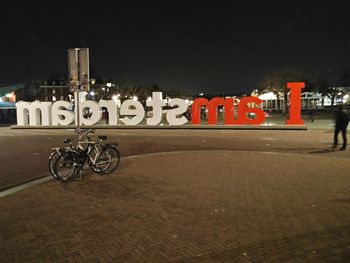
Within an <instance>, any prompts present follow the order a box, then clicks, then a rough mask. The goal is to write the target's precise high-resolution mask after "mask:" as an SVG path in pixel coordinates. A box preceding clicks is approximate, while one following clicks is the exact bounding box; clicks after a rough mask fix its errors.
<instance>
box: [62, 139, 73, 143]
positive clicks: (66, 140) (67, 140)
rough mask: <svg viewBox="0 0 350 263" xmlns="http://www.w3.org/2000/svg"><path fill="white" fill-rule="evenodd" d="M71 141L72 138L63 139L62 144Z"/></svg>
mask: <svg viewBox="0 0 350 263" xmlns="http://www.w3.org/2000/svg"><path fill="white" fill-rule="evenodd" d="M72 141H73V139H72V138H69V139H65V140H64V141H63V142H64V143H71V142H72Z"/></svg>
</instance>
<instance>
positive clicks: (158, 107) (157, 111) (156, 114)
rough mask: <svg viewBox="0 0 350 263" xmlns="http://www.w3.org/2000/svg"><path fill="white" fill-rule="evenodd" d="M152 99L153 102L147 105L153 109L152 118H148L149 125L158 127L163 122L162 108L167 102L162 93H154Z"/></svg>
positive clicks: (148, 102)
mask: <svg viewBox="0 0 350 263" xmlns="http://www.w3.org/2000/svg"><path fill="white" fill-rule="evenodd" d="M152 97H153V98H152V100H150V101H147V103H146V104H147V106H148V107H153V114H152V118H147V125H158V124H159V123H160V122H161V120H162V107H164V106H165V101H164V100H163V94H162V93H161V92H152Z"/></svg>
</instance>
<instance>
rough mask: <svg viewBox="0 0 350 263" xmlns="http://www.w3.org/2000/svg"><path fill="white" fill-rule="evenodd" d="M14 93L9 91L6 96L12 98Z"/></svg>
mask: <svg viewBox="0 0 350 263" xmlns="http://www.w3.org/2000/svg"><path fill="white" fill-rule="evenodd" d="M13 95H14V92H11V93H7V94H6V95H5V97H7V98H11V97H12V96H13Z"/></svg>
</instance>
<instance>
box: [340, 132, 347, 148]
mask: <svg viewBox="0 0 350 263" xmlns="http://www.w3.org/2000/svg"><path fill="white" fill-rule="evenodd" d="M341 134H342V136H343V146H342V147H341V148H340V150H345V149H346V145H347V143H348V140H347V138H346V128H345V129H342V130H341Z"/></svg>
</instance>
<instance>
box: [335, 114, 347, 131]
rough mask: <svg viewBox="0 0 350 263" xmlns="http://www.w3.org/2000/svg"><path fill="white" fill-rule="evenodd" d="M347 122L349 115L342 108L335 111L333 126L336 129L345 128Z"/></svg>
mask: <svg viewBox="0 0 350 263" xmlns="http://www.w3.org/2000/svg"><path fill="white" fill-rule="evenodd" d="M348 124H349V115H348V113H347V112H346V111H344V110H339V111H337V114H336V119H335V128H336V129H346V128H347V127H348Z"/></svg>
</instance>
